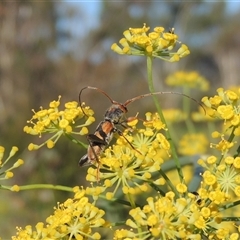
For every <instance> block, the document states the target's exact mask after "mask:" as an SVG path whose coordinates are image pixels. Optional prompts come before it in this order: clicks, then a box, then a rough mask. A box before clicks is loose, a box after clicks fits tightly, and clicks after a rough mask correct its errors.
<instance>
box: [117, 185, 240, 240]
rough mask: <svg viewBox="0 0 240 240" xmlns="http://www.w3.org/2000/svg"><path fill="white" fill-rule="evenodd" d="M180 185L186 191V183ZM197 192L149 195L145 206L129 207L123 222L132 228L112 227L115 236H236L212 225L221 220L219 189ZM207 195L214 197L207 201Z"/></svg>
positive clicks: (153, 239)
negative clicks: (209, 201) (160, 195)
mask: <svg viewBox="0 0 240 240" xmlns="http://www.w3.org/2000/svg"><path fill="white" fill-rule="evenodd" d="M180 185H181V187H180V189H184V192H186V189H187V187H186V186H184V184H180ZM177 189H178V187H177ZM179 192H180V191H179ZM200 193H201V194H198V193H188V194H187V195H182V196H179V197H177V198H176V196H175V194H174V193H173V192H167V193H166V195H165V197H156V198H153V197H149V198H148V199H147V204H146V205H145V206H143V207H142V208H140V207H137V208H134V209H132V210H130V212H129V214H130V216H131V217H132V219H128V220H127V221H126V225H128V226H130V227H131V230H128V229H120V230H117V231H115V235H114V239H116V240H121V239H131V240H133V239H151V240H156V239H166V240H170V239H192V240H201V239H203V236H205V237H206V239H231V240H237V239H238V238H239V234H238V233H233V234H230V233H229V231H224V230H225V228H221V227H218V230H217V231H216V229H215V226H216V224H218V223H219V221H221V220H219V209H218V208H220V204H219V203H216V201H215V200H216V199H217V198H218V196H217V195H216V194H218V192H216V193H215V195H214V194H212V193H209V192H207V191H205V192H204V194H205V195H204V194H203V192H202V191H200ZM201 197H202V198H201ZM208 197H210V198H211V199H213V202H212V203H210V204H209V203H208V202H207V198H208ZM139 229H141V230H140V231H139Z"/></svg>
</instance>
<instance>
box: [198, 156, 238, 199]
mask: <svg viewBox="0 0 240 240" xmlns="http://www.w3.org/2000/svg"><path fill="white" fill-rule="evenodd" d="M198 163H199V164H200V165H201V166H202V167H203V168H204V169H206V170H205V172H204V173H203V175H202V176H203V183H204V184H205V186H208V190H209V191H211V192H212V194H213V193H214V194H215V193H217V195H216V197H217V198H218V200H216V199H214V201H215V202H216V201H219V203H222V202H223V201H225V200H226V199H227V198H229V197H230V194H234V195H235V196H236V197H240V175H239V169H240V157H232V156H226V157H224V158H222V160H221V161H220V162H219V161H218V160H217V157H216V156H209V157H208V158H207V159H206V160H204V159H199V161H198ZM202 188H203V186H202ZM220 198H221V200H220ZM210 199H212V198H210ZM212 200H213V199H212Z"/></svg>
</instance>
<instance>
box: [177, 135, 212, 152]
mask: <svg viewBox="0 0 240 240" xmlns="http://www.w3.org/2000/svg"><path fill="white" fill-rule="evenodd" d="M208 146H209V142H208V139H207V138H206V135H205V134H203V133H189V134H185V135H184V136H183V137H182V138H181V139H180V141H179V145H178V152H179V153H180V154H182V155H183V156H191V155H195V154H204V153H206V151H207V148H208Z"/></svg>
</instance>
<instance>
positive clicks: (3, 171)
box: [0, 146, 24, 191]
mask: <svg viewBox="0 0 240 240" xmlns="http://www.w3.org/2000/svg"><path fill="white" fill-rule="evenodd" d="M17 151H18V148H17V147H15V146H14V147H12V149H11V151H10V153H9V155H8V157H7V158H6V159H5V160H3V157H4V153H5V148H4V147H3V146H0V176H1V177H0V180H6V179H9V178H12V177H13V176H14V174H13V172H12V170H13V169H15V168H18V167H20V166H21V165H22V164H23V163H24V161H23V160H22V159H18V160H17V161H16V162H15V163H14V164H13V165H12V166H11V167H6V165H7V164H8V162H9V160H10V159H11V158H12V157H13V156H14V155H15V154H16V152H17ZM0 189H8V190H12V191H14V189H13V188H12V187H9V186H4V185H0Z"/></svg>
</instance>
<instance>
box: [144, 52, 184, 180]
mask: <svg viewBox="0 0 240 240" xmlns="http://www.w3.org/2000/svg"><path fill="white" fill-rule="evenodd" d="M152 62H153V59H152V56H147V73H148V87H149V91H150V93H154V92H155V89H154V86H153V78H152ZM152 97H153V101H154V104H155V106H156V108H157V111H158V114H159V117H160V119H161V121H162V122H163V124H165V126H166V128H168V126H167V122H166V120H165V118H164V115H163V113H162V109H161V106H160V104H159V101H158V99H157V97H156V96H155V95H153V96H152ZM166 136H167V140H168V141H169V143H170V148H171V153H172V156H173V159H174V161H175V164H176V168H177V172H178V175H179V178H180V181H181V182H183V183H184V176H183V172H182V169H181V165H180V163H179V159H178V156H177V152H176V149H175V146H174V143H173V141H172V138H171V135H170V132H169V131H166Z"/></svg>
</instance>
